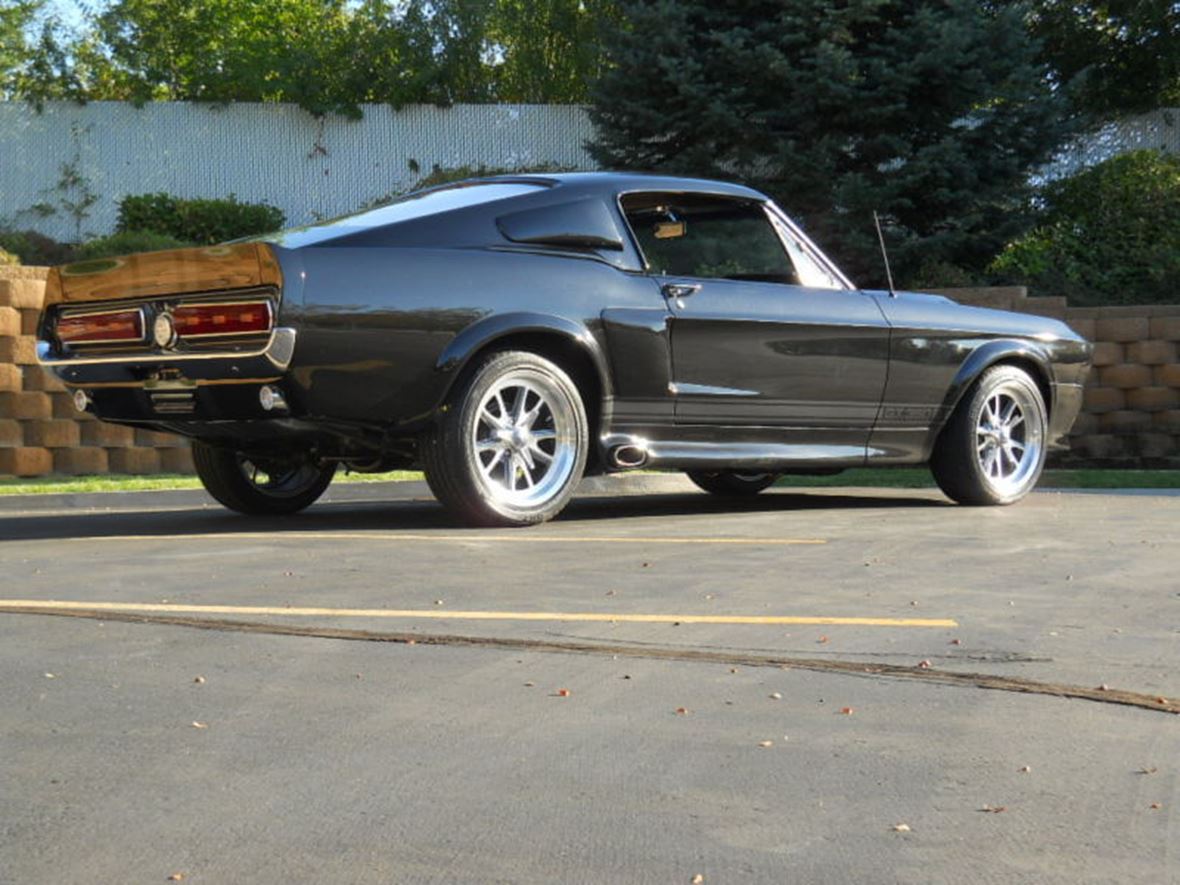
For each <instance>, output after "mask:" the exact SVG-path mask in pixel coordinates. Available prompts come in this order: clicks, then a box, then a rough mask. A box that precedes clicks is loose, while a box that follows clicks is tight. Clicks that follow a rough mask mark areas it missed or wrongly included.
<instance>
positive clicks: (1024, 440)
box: [975, 385, 1041, 492]
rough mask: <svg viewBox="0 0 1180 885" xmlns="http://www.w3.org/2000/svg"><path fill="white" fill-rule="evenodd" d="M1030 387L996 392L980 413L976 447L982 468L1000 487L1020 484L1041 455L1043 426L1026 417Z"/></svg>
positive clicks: (994, 483) (976, 432) (1005, 488)
mask: <svg viewBox="0 0 1180 885" xmlns="http://www.w3.org/2000/svg"><path fill="white" fill-rule="evenodd" d="M1030 408H1031V403H1030V402H1029V398H1028V395H1027V391H1026V390H1024V389H1023V388H1022V387H1020V386H1018V385H1009V386H1006V387H1003V388H1000V389H999V390H997V391H995V392H994V393H992V394H991V395H990V396H989V397H988V398H987V401H986V402H985V403H984V405H983V408H982V409H981V410H980V413H979V421H978V424H977V426H976V429H975V438H976V441H977V444H976V447H975V450H976V455H977V457H978V458H979V469H980V470H981V472H982V473H983V475H984V476H985V477H986V478H987V480H988V482H989V483H990V484H991V485H992V487H993V488H995V489H996V490H997V491H1000V492H1004V491H1011V490H1014V489H1018V488H1020V487H1021V486H1022V485H1024V483H1025V482H1026V481H1027V480H1028V476H1029V473H1030V472H1031V471H1034V470H1036V469H1037V467H1038V465H1039V463H1040V458H1041V452H1040V449H1041V430H1040V427H1038V426H1036V422H1035V421H1029V420H1026V415H1027V414H1028V412H1029V410H1030Z"/></svg>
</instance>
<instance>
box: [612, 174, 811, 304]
mask: <svg viewBox="0 0 1180 885" xmlns="http://www.w3.org/2000/svg"><path fill="white" fill-rule="evenodd" d="M622 205H623V212H624V214H625V215H626V216H627V221H628V223H629V224H630V225H631V230H632V231H633V232H634V234H635V239H636V241H637V242H638V244H639V248H640V249H641V250H642V252H643V257H644V260H645V262H646V264H647V269H648V271H649V272H650V273H653V274H667V275H670V276H685V277H703V278H706V279H727V280H757V281H760V282H768V283H790V284H794V285H798V284H799V282H800V280H799V275H798V274H797V273H796V271H795V266H794V265H793V264H792V263H791V259H790V258H789V257H788V255H787V253H786V251H785V250H784V249H783V243H782V241H781V240H780V239H779V236H778V234H777V232H776V231H775V229H774V228H773V227H772V226H771V224H770V220H769V219H768V218H767V216H766V212H765V211H764V210H763V209H762V207H761V205H759V204H758V203H756V202H752V201H748V200H737V199H732V198H725V197H715V196H709V195H700V194H627V195H625V196H624V197H623V199H622Z"/></svg>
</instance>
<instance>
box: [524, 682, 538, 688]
mask: <svg viewBox="0 0 1180 885" xmlns="http://www.w3.org/2000/svg"><path fill="white" fill-rule="evenodd" d="M536 684H537V683H535V682H526V683H525V684H524V687H525V688H532V687H533V686H534V685H536Z"/></svg>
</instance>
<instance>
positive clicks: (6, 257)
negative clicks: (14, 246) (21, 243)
mask: <svg viewBox="0 0 1180 885" xmlns="http://www.w3.org/2000/svg"><path fill="white" fill-rule="evenodd" d="M5 264H7V265H12V264H20V256H19V255H13V254H12V253H11V252H5V251H4V249H2V248H0V265H5Z"/></svg>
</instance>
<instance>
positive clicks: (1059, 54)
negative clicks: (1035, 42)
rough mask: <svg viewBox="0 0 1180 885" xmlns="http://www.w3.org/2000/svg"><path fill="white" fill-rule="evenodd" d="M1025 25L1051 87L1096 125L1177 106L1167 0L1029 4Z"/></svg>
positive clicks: (1170, 1)
mask: <svg viewBox="0 0 1180 885" xmlns="http://www.w3.org/2000/svg"><path fill="white" fill-rule="evenodd" d="M1029 22H1030V28H1031V30H1032V33H1033V34H1034V35H1035V36H1037V37H1038V38H1039V39H1040V40H1041V41H1042V43H1043V47H1044V48H1043V52H1042V57H1043V58H1044V59H1045V61H1047V62H1048V64H1049V65H1050V67H1051V68H1052V70H1053V75H1054V78H1055V80H1056V81H1057V82H1058V83H1060V84H1062V85H1067V86H1069V87H1070V88H1071V91H1072V93H1073V95H1074V98H1075V100H1076V101H1077V102H1078V104H1079V106H1080V107H1082V108H1084V109H1085V110H1087V111H1089V112H1091V113H1092V114H1095V115H1097V116H1098V117H1099V118H1103V119H1105V118H1110V117H1118V116H1122V115H1124V114H1127V113H1133V112H1136V111H1146V110H1152V109H1154V108H1157V107H1161V106H1167V105H1175V104H1177V103H1180V6H1177V4H1176V2H1175V0H1111V2H1096V0H1035V2H1034V3H1033V4H1032V11H1031V15H1030V17H1029Z"/></svg>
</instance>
